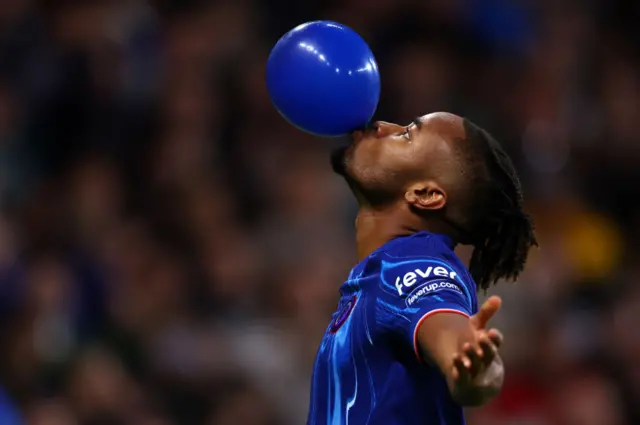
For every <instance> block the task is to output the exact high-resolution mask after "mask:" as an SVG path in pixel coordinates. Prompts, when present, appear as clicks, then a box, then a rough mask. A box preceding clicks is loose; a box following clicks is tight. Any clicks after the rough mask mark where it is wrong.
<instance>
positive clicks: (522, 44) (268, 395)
mask: <svg viewBox="0 0 640 425" xmlns="http://www.w3.org/2000/svg"><path fill="white" fill-rule="evenodd" d="M639 5H640V3H639V2H637V1H634V0H628V1H623V0H600V1H598V0H584V1H565V0H563V1H558V0H545V1H533V0H531V1H524V0H521V1H517V0H335V1H322V0H307V1H297V0H284V1H282V0H277V1H274V0H270V1H264V2H260V1H258V0H255V1H249V0H229V1H221V2H205V1H201V2H194V1H186V0H182V1H180V0H174V1H168V0H167V1H156V2H152V3H151V4H149V3H147V2H145V1H142V0H104V1H88V0H87V1H79V0H77V1H53V0H50V1H40V2H39V1H29V0H0V202H1V207H2V208H1V212H0V343H1V345H0V347H2V348H1V349H0V383H1V388H2V391H0V423H1V424H2V425H16V424H25V425H102V424H104V425H236V424H238V425H299V424H303V423H304V421H305V418H306V408H307V398H308V391H309V377H310V373H311V362H312V360H313V356H314V354H315V349H316V347H317V344H318V342H319V340H320V338H321V335H322V332H323V330H324V329H325V327H326V325H327V323H328V321H329V317H330V314H331V313H332V312H333V311H334V308H335V305H336V301H337V288H338V286H339V285H340V283H341V282H343V281H344V279H345V278H346V276H347V273H348V270H349V269H350V267H351V266H352V265H353V264H354V260H355V253H354V247H353V218H354V213H355V205H354V202H353V200H352V199H351V197H350V194H349V192H348V190H347V188H346V185H345V184H343V182H342V181H341V180H340V179H339V178H338V177H336V176H334V175H332V174H331V172H330V167H329V165H328V152H329V151H330V149H331V148H332V147H333V146H335V144H336V143H337V142H336V141H327V140H322V139H316V138H312V137H309V136H305V135H304V134H302V133H300V132H299V131H297V130H295V129H293V128H292V127H290V126H289V125H288V124H286V123H285V122H284V120H283V119H282V118H280V117H279V116H278V115H277V114H276V112H275V111H274V109H273V108H272V106H271V105H270V103H269V99H268V96H267V94H266V90H265V86H264V66H265V61H266V57H267V55H268V52H269V48H270V47H271V46H272V45H273V44H274V43H275V41H276V40H277V39H278V37H279V36H281V35H282V34H284V33H285V32H286V31H288V30H289V29H291V28H292V27H294V26H296V25H298V24H300V23H302V22H304V21H308V20H314V19H332V20H336V21H339V22H342V23H345V24H347V25H349V26H351V27H353V28H354V29H355V30H357V31H358V32H360V33H361V34H362V35H363V37H364V38H365V39H366V40H367V41H368V42H369V43H370V44H371V47H372V49H373V51H374V52H375V54H376V56H377V59H378V62H379V65H380V69H381V74H382V79H383V90H382V91H383V99H382V101H381V105H380V109H379V111H378V112H379V114H378V115H379V118H383V119H385V120H389V121H393V120H397V121H398V122H400V123H407V122H409V120H410V119H411V118H413V117H414V116H416V115H419V114H423V113H426V112H432V111H439V110H446V111H451V112H454V113H457V114H461V115H465V116H468V117H470V118H471V119H473V120H475V121H476V122H478V123H479V124H480V125H482V126H483V127H486V128H487V129H488V130H489V131H491V132H492V133H493V134H494V135H495V136H496V137H497V138H498V139H499V140H501V141H502V143H504V145H505V146H506V147H507V149H508V151H509V152H510V153H511V154H512V155H513V157H514V159H515V160H516V163H517V166H518V169H519V171H520V173H521V175H522V178H523V181H524V184H525V189H526V193H525V195H526V197H527V200H528V204H529V208H530V210H531V212H532V213H533V215H534V216H535V218H536V220H537V223H538V229H539V238H540V242H541V246H542V248H541V249H540V250H539V251H537V252H536V253H535V254H534V255H533V257H532V259H531V262H530V265H529V267H528V269H527V272H526V273H525V276H524V277H523V278H522V279H521V281H520V282H519V283H518V284H517V285H515V286H512V285H509V284H505V283H502V284H500V285H499V286H498V287H497V288H495V289H494V290H492V291H491V293H498V294H500V295H502V296H503V297H504V301H505V302H504V310H503V311H502V312H501V313H500V314H499V317H498V318H497V320H496V322H495V325H496V326H499V327H501V328H502V329H503V330H504V333H505V334H506V345H505V347H504V357H505V361H506V363H507V381H506V386H505V389H504V391H503V393H502V395H501V396H500V398H499V399H498V400H497V401H495V402H494V403H492V404H491V405H489V406H488V407H486V408H483V409H479V410H474V411H472V412H470V417H469V423H470V425H633V424H639V423H640V361H638V360H639V359H640V331H639V330H638V327H639V326H640V325H639V324H638V319H637V317H638V316H637V313H636V312H638V311H640V285H639V284H640V250H639V248H640V247H639V246H638V245H637V244H638V242H637V241H638V237H639V236H640V203H639V201H638V199H639V198H638V195H640V193H639V192H640V189H639V187H640V167H639V166H640V143H639V140H638V130H640V87H639V79H640V72H639V71H640V69H639V68H640V67H639V63H640V62H639V52H640V48H639V46H640V40H639V36H640V31H639V30H638V22H639V21H640V12H639V11H640V7H639ZM468 254H469V253H468V251H465V250H461V251H460V255H461V256H462V257H465V258H466V257H468ZM3 393H4V394H3Z"/></svg>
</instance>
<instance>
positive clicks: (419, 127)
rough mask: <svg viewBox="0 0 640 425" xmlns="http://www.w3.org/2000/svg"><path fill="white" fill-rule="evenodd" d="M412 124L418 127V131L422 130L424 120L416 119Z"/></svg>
mask: <svg viewBox="0 0 640 425" xmlns="http://www.w3.org/2000/svg"><path fill="white" fill-rule="evenodd" d="M411 122H412V123H414V124H415V125H416V127H418V130H419V129H421V128H422V119H421V118H420V117H415V118H414V119H413V120H412V121H411Z"/></svg>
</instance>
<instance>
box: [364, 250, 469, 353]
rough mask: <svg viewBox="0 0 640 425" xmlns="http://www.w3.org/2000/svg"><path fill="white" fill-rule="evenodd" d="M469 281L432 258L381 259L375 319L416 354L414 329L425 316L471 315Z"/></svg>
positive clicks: (447, 265) (441, 261) (443, 261)
mask: <svg viewBox="0 0 640 425" xmlns="http://www.w3.org/2000/svg"><path fill="white" fill-rule="evenodd" d="M471 283H472V282H466V281H465V277H464V274H463V273H458V272H457V271H456V270H455V269H454V267H453V266H452V265H451V264H450V263H448V262H447V261H446V260H443V259H439V258H436V257H433V258H432V257H419V258H409V259H407V258H404V259H394V258H387V259H383V260H382V262H381V268H380V287H379V293H378V296H377V319H376V321H377V323H378V325H379V326H382V327H383V328H385V329H386V330H387V331H388V332H391V333H392V334H394V336H397V337H399V338H400V340H402V341H403V342H405V343H406V344H409V345H410V346H411V347H412V348H413V350H414V351H415V352H416V354H417V341H416V337H417V331H418V328H419V326H420V324H421V323H422V321H424V320H425V319H426V318H427V317H429V316H431V315H433V314H436V313H442V312H449V313H454V314H460V315H463V316H466V317H469V316H471V314H472V308H473V307H472V305H473V294H472V293H471V289H470V288H471V287H472V286H473V285H471Z"/></svg>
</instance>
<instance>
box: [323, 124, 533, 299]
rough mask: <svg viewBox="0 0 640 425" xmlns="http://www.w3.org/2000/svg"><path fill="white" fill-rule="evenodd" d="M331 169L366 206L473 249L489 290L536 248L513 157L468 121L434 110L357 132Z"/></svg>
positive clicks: (477, 273)
mask: <svg viewBox="0 0 640 425" xmlns="http://www.w3.org/2000/svg"><path fill="white" fill-rule="evenodd" d="M332 165H333V168H334V170H335V171H336V172H337V173H338V174H340V175H342V176H344V177H345V179H346V180H347V182H348V183H349V185H350V186H351V188H352V190H353V191H354V193H355V195H356V198H357V199H358V202H359V204H360V208H361V209H365V210H376V211H384V210H395V211H396V212H398V214H396V216H397V217H400V218H399V220H400V221H403V220H404V221H406V223H400V225H405V226H407V227H409V228H415V227H416V226H415V223H419V225H418V228H422V229H426V230H432V231H433V230H435V229H437V230H438V231H444V232H446V233H449V234H450V235H452V236H454V238H455V239H456V240H457V241H458V242H460V243H463V244H470V245H473V246H474V247H475V250H474V254H473V256H472V259H471V264H470V266H469V269H470V271H471V273H472V275H473V277H474V279H476V282H477V283H478V285H480V286H481V287H483V288H487V287H488V286H489V285H490V284H492V283H494V282H495V281H497V280H498V279H501V278H508V279H509V278H511V279H515V278H516V277H517V276H518V274H519V273H520V271H521V270H522V268H523V267H524V263H525V261H526V257H527V253H528V252H529V249H530V247H531V246H533V245H536V239H535V235H534V232H533V225H532V222H531V220H530V219H529V217H528V216H527V215H526V214H525V213H524V211H523V209H522V208H523V205H522V204H523V200H522V192H521V187H520V182H519V180H518V177H517V175H516V173H515V170H514V167H513V164H512V163H511V160H510V159H509V157H508V156H507V155H506V153H505V152H504V151H503V150H502V148H501V147H500V145H499V144H498V143H497V142H496V141H495V140H494V139H493V138H492V137H491V136H490V135H489V134H488V133H487V132H486V131H484V130H482V129H480V128H479V127H478V126H476V125H475V124H473V123H472V122H470V121H469V120H466V119H463V118H461V117H458V116H456V115H453V114H448V113H434V114H429V115H425V116H423V117H420V118H417V119H415V120H414V121H413V122H412V123H411V124H409V125H408V126H400V125H397V124H390V123H385V122H378V123H375V124H374V125H373V126H372V128H369V129H367V130H363V131H356V132H355V133H354V134H353V143H352V144H351V146H349V147H348V148H344V149H341V150H339V151H336V152H335V153H334V155H333V157H332Z"/></svg>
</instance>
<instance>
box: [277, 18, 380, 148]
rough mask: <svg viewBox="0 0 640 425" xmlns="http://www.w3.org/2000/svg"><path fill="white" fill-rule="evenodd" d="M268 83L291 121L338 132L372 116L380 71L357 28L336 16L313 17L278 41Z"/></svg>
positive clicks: (354, 127) (307, 128)
mask: <svg viewBox="0 0 640 425" xmlns="http://www.w3.org/2000/svg"><path fill="white" fill-rule="evenodd" d="M267 89H268V91H269V96H270V97H271V101H272V102H273V104H274V106H275V107H276V109H277V110H278V112H280V114H281V115H282V116H283V117H284V118H285V119H286V120H287V121H289V122H290V123H291V124H293V125H294V126H296V127H298V128H299V129H301V130H303V131H305V132H308V133H311V134H315V135H318V136H325V137H336V136H341V135H345V134H348V133H350V132H352V131H354V130H357V129H359V128H362V127H364V126H366V125H367V123H368V122H369V120H371V118H372V116H373V114H374V112H375V110H376V108H377V106H378V101H379V99H380V73H379V71H378V65H377V63H376V60H375V58H374V56H373V53H372V52H371V49H370V48H369V46H368V45H367V43H366V42H365V41H364V40H363V39H362V37H360V35H359V34H358V33H356V32H355V31H353V30H352V29H350V28H348V27H346V26H344V25H341V24H338V23H336V22H331V21H314V22H308V23H306V24H302V25H299V26H297V27H295V28H294V29H292V30H291V31H289V32H288V33H286V34H285V35H284V36H283V37H282V38H281V39H280V40H279V41H278V42H277V43H276V45H275V46H274V48H273V50H272V51H271V54H270V55H269V60H268V62H267Z"/></svg>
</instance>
